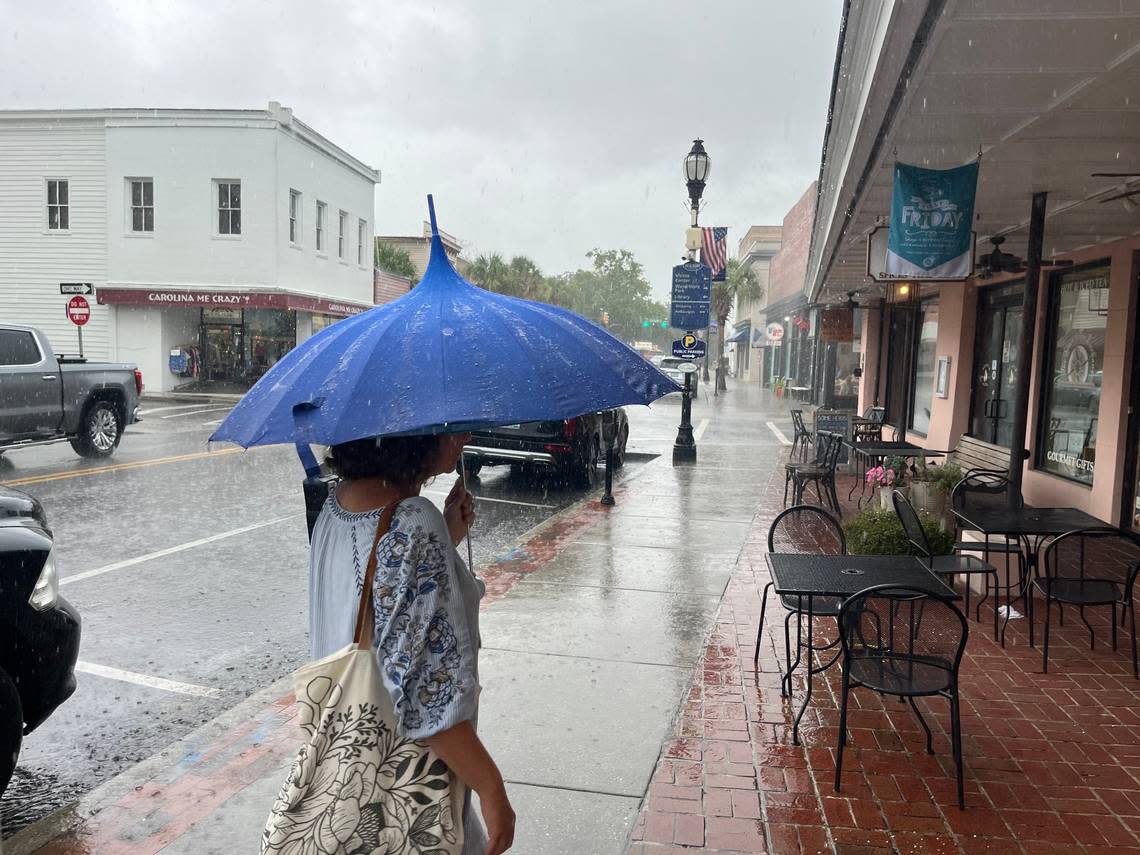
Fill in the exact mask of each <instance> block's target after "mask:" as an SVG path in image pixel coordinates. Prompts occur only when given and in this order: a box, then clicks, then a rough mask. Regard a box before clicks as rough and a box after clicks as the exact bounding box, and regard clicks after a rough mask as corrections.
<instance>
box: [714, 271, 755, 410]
mask: <svg viewBox="0 0 1140 855" xmlns="http://www.w3.org/2000/svg"><path fill="white" fill-rule="evenodd" d="M724 275H725V280H724V281H723V282H714V283H713V292H712V310H713V315H714V316H715V317H716V321H717V354H718V360H717V363H718V364H719V365H721V366H722V367H723V362H724V327H725V324H727V323H728V316H729V315H730V314H731V313H732V309H733V307H734V306H736V305H739V304H741V303H744V302H745V301H750V300H759V299H760V298H761V297H762V296H763V295H764V289H762V288H761V287H760V280H759V279H758V278H757V276H756V271H754V270H753V269H752V268H751V267H750V266H748V265H747V264H741V263H740V262H739V261H737V260H736V259H735V258H730V259H729V260H728V264H727V266H726V267H725V273H724ZM717 388H718V389H719V390H721V391H723V390H725V389H726V388H728V387H727V385H726V384H725V381H724V372H723V371H719V372H718V373H717Z"/></svg>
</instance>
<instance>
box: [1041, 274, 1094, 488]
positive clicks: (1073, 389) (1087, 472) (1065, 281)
mask: <svg viewBox="0 0 1140 855" xmlns="http://www.w3.org/2000/svg"><path fill="white" fill-rule="evenodd" d="M1051 288H1052V294H1051V295H1050V296H1051V300H1050V302H1051V304H1052V306H1053V311H1052V316H1051V317H1050V318H1049V332H1048V338H1047V339H1046V341H1047V347H1048V354H1049V364H1048V368H1047V374H1046V377H1047V378H1048V382H1047V385H1046V387H1045V398H1044V401H1043V404H1042V408H1041V412H1042V418H1041V439H1042V441H1041V442H1040V443H1038V447H1039V452H1038V460H1037V465H1038V466H1039V467H1040V468H1041V469H1044V470H1045V471H1046V472H1052V473H1053V474H1055V475H1060V476H1062V477H1064V478H1071V479H1072V480H1074V481H1080V482H1082V483H1084V484H1091V483H1092V480H1093V470H1094V467H1095V464H1096V429H1097V418H1098V415H1099V413H1100V389H1101V378H1102V374H1101V369H1102V367H1103V365H1104V330H1105V325H1106V320H1107V315H1108V267H1096V268H1086V269H1084V270H1075V271H1071V272H1069V273H1064V274H1061V275H1060V276H1057V277H1055V278H1054V280H1053V283H1052V286H1051Z"/></svg>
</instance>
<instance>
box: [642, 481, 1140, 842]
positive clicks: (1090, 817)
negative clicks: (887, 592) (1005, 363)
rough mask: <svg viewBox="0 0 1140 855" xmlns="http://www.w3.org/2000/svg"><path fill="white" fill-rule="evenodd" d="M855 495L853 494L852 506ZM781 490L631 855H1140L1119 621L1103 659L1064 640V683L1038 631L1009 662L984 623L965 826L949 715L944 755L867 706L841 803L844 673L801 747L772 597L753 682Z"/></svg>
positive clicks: (943, 719) (891, 707)
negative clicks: (783, 684) (783, 681)
mask: <svg viewBox="0 0 1140 855" xmlns="http://www.w3.org/2000/svg"><path fill="white" fill-rule="evenodd" d="M849 487H850V481H847V483H844V484H841V489H840V494H841V496H843V497H845V496H846V494H847V488H849ZM782 491H783V474H782V472H777V473H776V474H774V475H773V477H772V480H771V482H770V483H769V487H768V492H767V496H766V499H765V501H764V503H763V505H762V507H761V509H760V513H759V514H758V515H757V517H756V518H755V520H754V522H753V527H752V531H751V532H750V534H749V537H748V541H747V545H746V546H745V549H744V551H743V553H742V555H741V557H740V559H739V561H738V562H737V566H736V569H735V572H734V574H733V577H732V580H731V581H730V583H729V586H728V590H727V592H726V594H725V597H724V600H723V602H722V604H721V608H720V612H719V614H718V617H717V626H716V629H715V631H714V633H713V635H712V637H711V638H710V641H709V644H708V646H707V648H706V649H705V652H704V656H703V658H702V662H701V667H700V668H698V671H697V674H696V676H695V678H694V681H693V684H692V686H691V689H690V692H689V696H688V700H687V702H686V703H685V705H684V709H683V710H682V712H681V715H680V717H679V719H678V721H677V725H676V729H675V733H674V738H673V739H672V740H670V741H669V742H668V743H667V744H666V745H665V747H664V750H663V752H662V756H661V759H660V760H659V762H658V764H657V768H656V770H655V772H654V776H653V782H652V784H651V785H650V792H649V795H648V798H647V800H646V803H645V804H644V805H643V809H642V812H641V814H640V816H639V819H638V823H637V826H636V828H635V830H634V840H635V842H634V843H633V844H632V846H631V848H630V850H629V852H630V855H679V853H692V852H707V853H719V855H729V853H757V852H772V853H801V852H802V853H815V852H836V853H841V855H871V853H876V854H877V853H891V852H898V853H967V855H974V853H1023V855H1038V853H1041V855H1044V853H1057V855H1060V853H1089V855H1093V853H1096V854H1097V855H1100V854H1101V853H1103V854H1104V855H1107V853H1110V852H1111V853H1140V682H1137V681H1136V680H1134V679H1133V678H1132V675H1131V663H1130V660H1129V653H1128V649H1129V647H1128V645H1129V639H1128V635H1127V630H1126V629H1125V630H1122V631H1121V640H1120V649H1119V650H1118V651H1115V652H1114V651H1113V650H1112V648H1111V645H1110V644H1109V643H1108V638H1109V629H1108V625H1107V620H1105V619H1104V618H1105V616H1106V615H1107V611H1108V610H1107V609H1100V610H1090V612H1089V615H1088V617H1089V620H1090V622H1091V623H1092V625H1093V626H1094V627H1095V628H1096V629H1097V640H1098V644H1097V646H1096V649H1095V651H1091V650H1090V649H1089V643H1088V642H1089V636H1088V632H1087V630H1086V629H1085V628H1084V626H1083V625H1081V624H1080V622H1079V621H1077V620H1075V619H1074V620H1071V621H1067V622H1066V626H1065V627H1063V628H1061V627H1055V628H1054V636H1053V640H1052V642H1051V652H1050V672H1049V673H1048V674H1043V673H1041V654H1040V647H1038V648H1037V649H1032V648H1029V647H1028V644H1027V636H1028V628H1027V625H1026V621H1025V620H1017V621H1012V622H1011V623H1010V624H1009V631H1008V633H1007V638H1006V647H1005V648H1004V649H1003V648H1001V647H999V646H998V645H997V644H995V643H994V641H993V637H992V630H991V627H992V625H993V617H992V616H993V612H992V611H988V610H987V608H986V607H985V606H983V609H982V613H981V621H980V623H979V622H976V621H974V620H973V619H971V620H970V622H969V625H970V639H969V643H968V645H967V650H966V656H965V658H964V660H963V664H962V668H961V677H960V681H961V692H962V733H963V750H964V756H965V775H966V810H965V811H959V810H958V807H957V804H956V793H955V781H954V769H953V763H952V760H951V754H950V746H949V740H948V733H949V715H948V711H947V704H946V702H945V701H943V700H941V699H931V700H929V701H926V700H920V701H919V704H920V705H922V708H923V713H924V715H925V716H926V718H927V721H928V722H930V723H931V726H932V727H933V729H934V730H935V743H934V748H935V755H934V756H931V755H928V754H927V753H926V751H925V740H924V739H923V737H922V734H921V732H920V730H919V725H918V723H917V721H916V720H915V718H914V717H913V714H912V713H911V712H910V710H909V708H908V707H906V706H900V705H899V704H898V703H897V702H895V701H894V700H892V699H888V700H887V701H886V702H885V703H884V701H883V699H881V698H880V697H879V696H878V695H875V694H873V693H871V692H869V691H867V690H856V691H854V692H853V693H852V695H851V709H850V711H849V725H850V742H849V745H848V750H847V752H845V756H844V772H843V786H842V791H841V792H839V793H836V792H835V791H834V789H833V780H834V773H835V745H836V741H837V738H838V727H837V723H838V677H839V669H838V668H837V667H836V668H832V669H830V670H829V671H828V672H826V673H825V674H824V675H821V676H817V677H816V678H815V684H814V685H815V690H814V692H813V698H812V704H811V706H810V707H809V708H808V710H807V713H806V715H805V717H804V721H803V725H802V727H801V731H800V733H801V741H802V743H803V745H802V746H800V747H797V746H794V745H792V737H791V723H792V715H793V712H794V709H795V710H798V708H799V702H800V701H801V700H802V697H803V686H804V683H803V678H802V676H798V677H797V678H796V681H795V689H794V697H795V699H796V701H795V706H794V709H793V706H792V705H791V704H789V703H788V702H786V701H784V700H783V699H781V697H780V689H779V684H780V678H779V672H778V667H779V665H778V663H779V662H782V659H783V637H782V636H783V632H782V621H783V619H784V612H783V609H781V608H780V607H779V605H778V602H777V601H776V600H775V598H774V597H773V598H772V600H771V601H770V602H769V608H768V611H767V615H766V627H765V632H764V636H763V641H762V644H761V651H760V667H759V671H758V672H757V671H754V670H753V664H752V657H753V651H754V650H755V638H756V624H757V621H758V619H759V612H760V598H759V592H760V590H761V589H762V588H763V586H764V585H765V584H766V583H767V581H768V579H769V576H768V570H767V565H766V563H765V560H764V554H765V552H766V537H767V530H768V526H769V525H770V524H771V522H772V520H773V518H774V517H775V516H776V514H777V513H778V512H779V511H780V510H781V508H782ZM853 510H854V509H853V508H851V507H845V511H846V512H847V513H850V512H851V511H853ZM773 604H775V607H773ZM1094 611H1099V612H1103V613H1104V614H1101V615H1097V614H1093V612H1094ZM1039 619H1040V618H1039ZM1098 621H1099V622H1098ZM823 623H824V622H823V621H820V625H823ZM776 639H779V643H778V644H777V642H776ZM1038 639H1039V640H1038V644H1040V635H1038ZM777 651H779V652H778V653H777Z"/></svg>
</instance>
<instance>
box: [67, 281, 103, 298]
mask: <svg viewBox="0 0 1140 855" xmlns="http://www.w3.org/2000/svg"><path fill="white" fill-rule="evenodd" d="M59 293H60V294H63V295H64V296H69V295H72V294H81V295H83V296H85V297H90V296H91V295H92V294H94V293H95V286H94V285H92V284H91V283H90V282H60V283H59Z"/></svg>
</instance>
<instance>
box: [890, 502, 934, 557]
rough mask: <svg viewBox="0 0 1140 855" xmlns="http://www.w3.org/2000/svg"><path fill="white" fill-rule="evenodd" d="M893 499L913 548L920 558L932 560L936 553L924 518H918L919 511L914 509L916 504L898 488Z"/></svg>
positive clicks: (896, 511)
mask: <svg viewBox="0 0 1140 855" xmlns="http://www.w3.org/2000/svg"><path fill="white" fill-rule="evenodd" d="M891 501H892V502H893V503H894V506H895V513H896V514H898V517H899V521H900V522H901V523H902V527H903V532H905V533H906V539H907V541H908V542H909V543H910V545H911V548H912V549H913V550H914V551H915V553H916V554H917V555H918V556H919V557H920V558H925V559H926V560H927V562H928V563H930V562H932V561H933V559H934V554H933V552H932V551H931V549H930V541H929V540H928V539H927V537H926V532H925V531H924V530H923V528H922V520H920V519H919V518H918V511H916V510H915V509H914V505H912V504H911V503H910V500H909V499H907V497H906V496H904V495H903V494H902V493H900V492H899V491H898V490H895V491H894V492H892V493H891Z"/></svg>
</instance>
